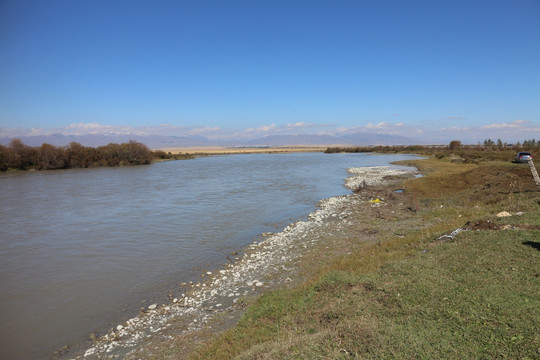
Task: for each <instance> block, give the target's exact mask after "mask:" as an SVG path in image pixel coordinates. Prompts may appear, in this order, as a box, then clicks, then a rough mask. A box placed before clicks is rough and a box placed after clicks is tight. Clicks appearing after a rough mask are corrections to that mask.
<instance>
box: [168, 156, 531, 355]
mask: <svg viewBox="0 0 540 360" xmlns="http://www.w3.org/2000/svg"><path fill="white" fill-rule="evenodd" d="M414 165H415V166H417V167H419V168H420V169H421V170H422V171H423V172H424V173H425V174H426V176H425V177H423V178H419V179H415V180H411V181H406V182H405V183H404V184H403V185H404V186H403V187H404V188H405V192H404V195H403V197H400V198H397V199H394V200H395V201H394V207H392V208H386V210H384V209H385V208H382V207H381V208H380V209H379V210H380V212H377V213H375V212H373V211H371V209H369V208H367V209H358V213H357V214H353V215H351V217H350V218H349V219H350V220H351V219H353V220H354V222H355V224H354V225H352V226H351V227H350V228H349V229H348V230H347V231H345V232H344V233H342V234H341V235H339V234H334V235H329V236H326V237H323V238H322V239H321V243H320V244H319V245H318V246H317V247H315V248H314V249H313V251H312V252H311V253H308V254H306V256H305V257H304V258H303V259H302V263H301V265H302V268H303V272H302V277H304V278H307V281H305V282H303V283H302V284H300V285H298V286H296V287H294V288H292V289H280V290H275V291H271V292H267V293H265V294H263V295H262V296H261V297H259V298H258V299H257V300H256V301H254V302H253V303H251V304H250V306H249V307H248V309H247V311H246V313H245V314H244V316H243V317H242V318H241V320H240V321H239V322H238V324H237V326H236V327H234V328H232V329H230V330H228V331H225V332H223V333H221V334H219V335H217V336H215V337H214V338H212V339H211V340H210V341H205V342H204V344H203V345H202V346H200V347H199V348H198V349H196V350H195V351H194V352H192V353H191V354H190V356H189V358H191V359H351V358H359V359H410V358H414V359H494V358H503V359H504V358H506V359H540V193H539V192H538V191H537V189H536V188H535V186H534V183H532V185H531V179H530V178H529V177H530V174H527V169H526V167H523V166H520V165H516V164H508V163H503V162H500V163H497V162H489V163H480V164H464V163H455V162H451V161H441V160H435V159H431V160H424V161H416V162H414ZM376 191H383V190H382V189H377V190H376ZM388 191H389V193H386V194H385V196H386V198H388V199H389V201H390V198H391V195H389V194H391V190H388ZM400 196H401V195H400ZM398 203H399V204H401V207H400V208H399V209H398V206H397V204H398ZM407 208H409V209H416V210H417V211H416V212H411V211H408V210H406V209H407ZM392 209H395V210H396V211H395V213H394V211H392V212H390V210H392ZM398 210H399V211H398ZM502 210H506V211H510V212H512V213H516V212H518V211H521V212H523V215H521V216H518V215H514V216H512V217H509V218H497V217H496V216H495V214H497V213H498V212H499V211H502ZM385 211H386V212H385ZM381 212H382V213H381ZM381 215H382V216H381ZM480 220H484V221H485V220H489V221H491V223H494V224H496V225H499V226H500V227H502V226H503V225H506V224H509V225H512V226H513V227H514V230H489V231H465V232H461V233H460V234H459V235H458V236H456V237H455V238H454V240H446V241H441V240H437V238H438V237H440V236H441V235H443V234H447V233H449V232H450V231H452V230H454V229H456V228H458V227H462V226H466V224H467V223H468V222H469V223H471V224H473V223H475V222H476V221H480ZM397 235H399V236H397ZM344 250H346V252H348V253H350V254H347V253H346V252H345V251H344ZM169 350H171V351H170V352H168V355H163V356H161V357H158V358H183V357H184V355H182V356H180V355H179V354H180V352H176V351H175V348H174V347H173V348H172V349H169ZM182 354H183V353H182Z"/></svg>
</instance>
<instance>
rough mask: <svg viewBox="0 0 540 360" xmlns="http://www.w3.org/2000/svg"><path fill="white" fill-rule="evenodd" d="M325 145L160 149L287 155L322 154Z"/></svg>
mask: <svg viewBox="0 0 540 360" xmlns="http://www.w3.org/2000/svg"><path fill="white" fill-rule="evenodd" d="M327 147H328V146H327V145H318V146H259V147H224V146H194V147H183V148H165V149H160V150H162V151H165V152H171V153H172V154H190V155H233V154H234V155H238V154H287V153H298V152H324V151H325V150H326V149H327Z"/></svg>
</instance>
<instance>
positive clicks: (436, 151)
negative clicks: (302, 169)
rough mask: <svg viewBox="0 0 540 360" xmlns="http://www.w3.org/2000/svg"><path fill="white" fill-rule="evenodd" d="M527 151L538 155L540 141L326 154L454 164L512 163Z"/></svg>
mask: <svg viewBox="0 0 540 360" xmlns="http://www.w3.org/2000/svg"><path fill="white" fill-rule="evenodd" d="M519 151H528V152H532V153H536V154H540V141H536V139H531V140H525V141H523V143H521V142H518V143H516V144H507V143H505V142H502V141H501V140H500V139H499V140H497V141H496V142H495V141H493V140H491V139H487V140H485V141H484V143H483V144H477V145H462V143H461V141H459V140H453V141H451V142H450V143H449V144H448V146H422V145H412V146H359V147H329V148H327V149H326V151H325V152H326V153H328V154H332V153H340V152H349V153H370V152H378V153H415V154H421V155H428V156H431V157H435V158H437V159H450V160H452V161H456V162H465V163H478V162H479V161H486V160H488V161H495V160H499V161H510V162H511V161H513V160H514V157H515V155H516V153H517V152H519Z"/></svg>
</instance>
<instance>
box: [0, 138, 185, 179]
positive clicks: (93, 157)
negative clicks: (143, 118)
mask: <svg viewBox="0 0 540 360" xmlns="http://www.w3.org/2000/svg"><path fill="white" fill-rule="evenodd" d="M185 158H193V156H192V155H185V154H171V153H170V152H169V153H165V152H164V151H152V150H150V149H148V148H147V147H146V145H144V144H141V143H138V142H135V141H130V142H128V143H123V144H109V145H105V146H99V147H97V148H93V147H87V146H82V145H81V144H79V143H76V142H72V143H70V144H69V145H68V146H54V145H50V144H43V145H41V146H37V147H32V146H27V145H25V144H23V143H22V141H20V140H19V139H13V140H12V141H11V142H10V144H9V146H2V145H0V171H7V170H29V169H35V170H54V169H74V168H90V167H101V166H131V165H145V164H150V163H152V162H154V161H162V160H167V159H185Z"/></svg>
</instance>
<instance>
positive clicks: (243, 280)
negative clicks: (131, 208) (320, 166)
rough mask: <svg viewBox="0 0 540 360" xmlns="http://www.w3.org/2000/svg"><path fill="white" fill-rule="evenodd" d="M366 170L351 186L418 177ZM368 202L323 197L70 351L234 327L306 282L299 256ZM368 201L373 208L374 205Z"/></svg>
mask: <svg viewBox="0 0 540 360" xmlns="http://www.w3.org/2000/svg"><path fill="white" fill-rule="evenodd" d="M365 169H367V170H365V171H364V173H356V174H354V177H353V178H351V179H356V181H354V182H350V181H349V186H357V184H362V183H365V182H368V183H369V184H381V183H383V182H384V183H386V182H388V180H385V179H384V178H385V177H388V176H413V175H412V172H411V171H410V170H403V169H395V168H394V167H376V168H365ZM351 179H350V180H351ZM368 200H369V199H368ZM363 201H364V202H365V201H367V200H366V199H363V196H361V195H355V194H352V195H348V196H340V197H335V198H330V199H326V200H323V201H321V203H320V204H319V205H320V209H319V210H317V211H315V212H313V213H312V214H310V215H309V218H308V220H306V221H298V222H296V223H294V224H290V225H289V226H287V227H286V228H285V229H284V230H283V231H282V232H280V233H277V234H270V233H266V234H262V235H261V237H260V239H259V241H257V242H255V243H253V244H252V245H251V246H249V248H248V249H246V251H245V253H244V254H243V256H239V255H238V254H236V253H232V254H231V255H230V257H229V259H230V263H229V264H227V265H226V266H225V267H224V268H223V269H221V270H220V271H217V272H214V273H210V272H208V273H203V274H202V277H201V281H200V282H198V283H192V284H184V285H185V287H184V292H183V295H182V296H181V297H178V298H173V299H171V302H170V303H169V304H153V305H151V306H149V307H147V308H145V309H144V311H142V312H141V314H140V315H139V316H137V317H135V318H133V319H130V320H128V321H127V322H125V323H123V324H118V326H117V327H116V328H115V329H111V331H109V332H108V333H107V334H106V335H104V336H101V337H95V336H91V341H92V346H89V347H88V348H87V349H84V351H81V350H79V351H78V352H77V350H76V349H72V351H71V352H70V354H68V355H70V357H74V358H87V359H92V358H100V359H101V358H114V357H116V356H120V357H125V356H127V357H128V358H129V357H130V356H134V357H135V358H136V357H138V356H141V355H140V353H141V352H143V353H144V352H145V351H150V350H149V349H152V347H153V346H155V344H163V343H164V342H167V341H174V339H177V338H179V337H182V336H184V337H185V336H193V334H196V333H197V332H198V331H200V330H202V329H208V328H209V326H212V327H215V326H218V327H219V326H225V327H226V326H228V325H229V324H231V323H233V322H234V321H235V320H236V319H237V318H238V317H239V316H240V315H241V314H242V313H243V309H244V308H245V306H246V305H247V304H248V303H250V302H251V301H252V300H253V299H254V298H256V296H258V295H260V294H261V293H263V292H265V291H268V290H270V289H274V288H278V287H283V286H292V285H296V284H298V283H299V282H301V279H302V276H301V275H300V274H299V271H300V269H299V268H298V266H299V263H298V261H299V258H300V257H301V256H303V255H305V254H306V253H307V252H309V251H310V250H311V248H313V247H314V246H316V244H317V243H318V242H319V241H320V239H321V238H323V237H325V236H328V234H331V233H333V232H334V231H339V229H340V228H341V227H342V226H343V224H342V223H343V222H347V218H348V216H349V212H350V211H351V209H354V208H357V207H358V203H359V202H363ZM367 204H368V206H369V207H370V208H371V203H367ZM199 333H200V332H199ZM160 346H161V345H160ZM130 352H133V354H131V355H130V354H129V353H130ZM143 357H144V356H143Z"/></svg>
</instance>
